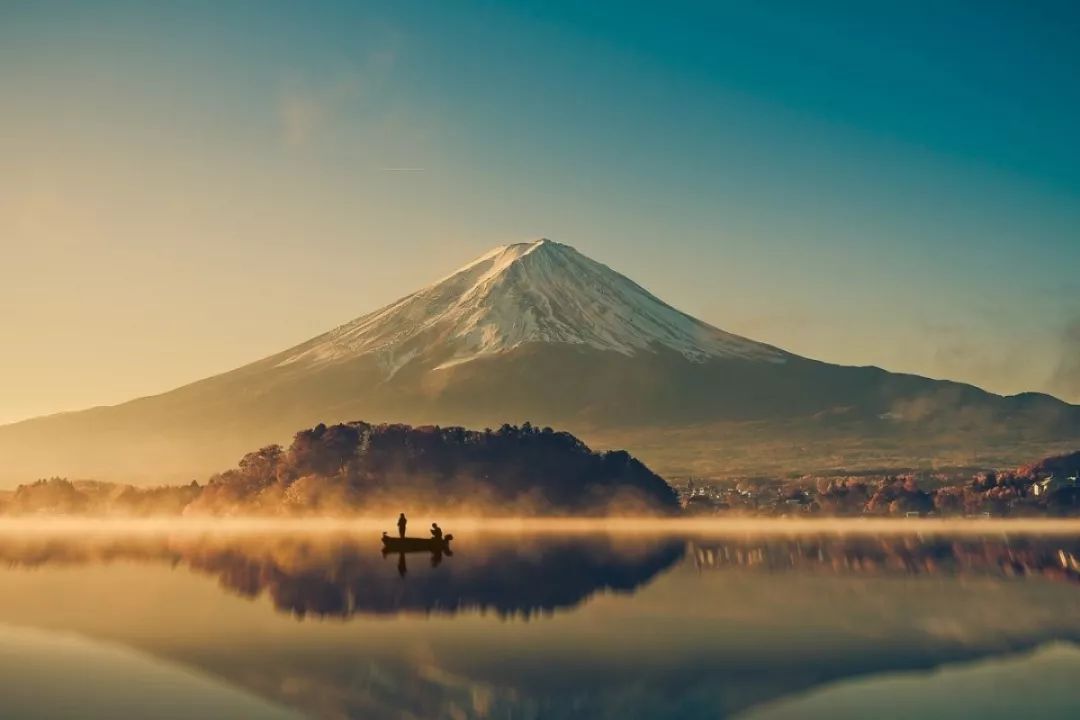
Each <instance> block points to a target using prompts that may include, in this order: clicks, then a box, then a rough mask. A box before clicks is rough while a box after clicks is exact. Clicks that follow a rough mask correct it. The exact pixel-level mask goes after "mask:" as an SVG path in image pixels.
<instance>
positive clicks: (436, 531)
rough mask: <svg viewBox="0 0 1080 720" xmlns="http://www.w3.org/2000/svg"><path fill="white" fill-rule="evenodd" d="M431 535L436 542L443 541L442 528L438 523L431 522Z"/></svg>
mask: <svg viewBox="0 0 1080 720" xmlns="http://www.w3.org/2000/svg"><path fill="white" fill-rule="evenodd" d="M431 537H432V538H433V539H434V540H435V542H442V528H441V527H439V524H438V523H431Z"/></svg>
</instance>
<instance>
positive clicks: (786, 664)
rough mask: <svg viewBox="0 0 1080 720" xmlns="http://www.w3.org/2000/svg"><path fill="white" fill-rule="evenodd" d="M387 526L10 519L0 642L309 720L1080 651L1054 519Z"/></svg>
mask: <svg viewBox="0 0 1080 720" xmlns="http://www.w3.org/2000/svg"><path fill="white" fill-rule="evenodd" d="M392 520H393V518H387V519H382V518H380V519H375V518H364V519H357V520H333V521H311V520H302V521H301V520H295V521H294V520H288V521H286V520H280V521H278V520H266V519H229V520H221V521H198V520H175V519H173V520H137V521H121V520H112V521H104V520H90V519H72V518H68V519H56V518H54V519H48V520H29V519H20V520H5V521H4V522H2V523H0V568H2V569H0V582H3V587H4V588H5V592H4V593H2V594H0V625H8V626H14V627H29V628H33V629H34V630H35V632H38V631H40V632H44V633H64V634H67V635H72V634H73V636H75V637H79V638H83V639H85V641H86V642H88V643H107V644H109V646H110V647H114V646H119V647H123V648H130V649H131V650H132V651H133V652H137V653H140V654H142V655H144V656H150V657H153V658H155V661H158V662H161V663H164V664H165V666H167V667H169V668H173V667H178V668H182V669H183V670H184V671H185V672H195V673H198V674H199V675H200V677H209V678H211V679H212V680H213V682H215V683H217V684H219V685H220V686H222V687H226V688H231V689H233V690H235V691H236V692H238V693H241V694H242V695H243V697H254V698H258V699H259V702H263V703H265V704H266V705H265V706H264V707H265V708H271V709H273V711H274V712H277V711H279V710H280V709H282V708H287V709H289V710H290V711H292V712H296V713H298V714H300V715H302V716H310V717H320V718H323V717H325V718H342V717H363V718H381V717H387V718H391V717H401V716H402V715H408V714H412V715H413V716H417V717H431V718H443V717H445V718H462V717H465V718H510V717H514V718H520V717H525V718H550V717H555V718H563V717H565V718H571V717H582V716H589V717H620V718H650V717H658V716H673V717H688V718H707V717H708V718H713V717H731V716H736V715H739V714H740V713H744V712H752V713H765V714H762V715H760V716H761V717H771V716H772V715H769V714H767V713H771V712H775V713H780V714H777V715H775V716H776V717H790V716H792V715H790V712H791V711H790V710H789V709H788V707H789V706H788V705H782V704H781V705H777V703H784V702H789V701H791V702H794V700H793V699H795V698H800V697H802V696H804V695H805V694H806V693H816V692H822V693H829V692H832V690H831V688H833V687H839V688H843V687H846V685H845V683H863V682H866V683H868V685H867V686H866V689H865V690H863V689H861V690H860V691H859V692H860V693H869V694H873V696H874V697H875V702H889V701H888V693H889V692H890V688H892V687H893V686H892V685H890V684H889V683H887V682H886V683H881V684H874V683H875V682H876V681H875V679H876V678H877V677H879V676H880V677H883V678H884V677H894V676H896V675H897V674H899V675H900V676H901V677H904V678H907V679H906V680H905V682H904V683H901V685H900V686H899V687H902V688H903V692H904V693H909V694H910V693H913V692H914V693H919V692H920V691H919V690H918V687H919V683H920V682H921V680H920V678H924V677H926V676H924V675H923V674H922V673H924V672H925V671H926V670H929V669H933V668H960V669H962V668H966V667H968V666H969V664H971V663H978V662H982V661H984V660H991V659H996V658H1002V659H1003V661H1007V662H1012V663H1013V665H1009V666H1008V667H1009V668H1010V672H1011V673H1013V674H1014V675H1016V676H1018V677H1019V676H1024V677H1026V675H1024V674H1025V673H1026V672H1027V671H1026V670H1025V668H1026V667H1028V664H1030V665H1031V667H1032V668H1033V671H1032V673H1033V678H1032V679H1031V682H1037V681H1038V679H1039V678H1040V677H1042V678H1046V677H1051V676H1048V675H1046V674H1045V673H1042V674H1039V672H1038V669H1039V668H1043V667H1044V663H1043V661H1042V658H1043V657H1044V656H1043V655H1041V654H1039V653H1040V652H1041V651H1039V650H1038V648H1040V647H1043V646H1044V645H1046V644H1047V643H1065V644H1064V645H1057V646H1054V647H1058V648H1070V647H1073V646H1072V645H1070V644H1069V643H1075V642H1077V641H1080V614H1078V613H1076V612H1075V610H1076V607H1077V603H1078V602H1080V594H1078V593H1080V574H1078V573H1080V540H1078V539H1077V538H1078V537H1080V533H1078V532H1077V528H1076V527H1075V525H1074V524H1070V523H1067V522H1062V523H1057V524H1045V525H1044V524H1043V523H1039V524H1038V525H1034V526H1033V525H1030V524H1024V523H1019V522H1006V521H966V522H956V523H945V522H940V523H935V522H928V521H925V520H918V521H836V520H833V521H828V522H824V521H823V522H817V521H806V522H790V521H779V522H778V521H758V520H754V521H749V520H748V521H722V522H717V521H704V520H680V521H660V520H652V521H646V520H641V521H637V520H632V519H597V520H588V519H543V520H536V519H523V518H501V519H496V520H492V519H484V518H438V521H439V523H440V525H441V526H442V527H443V528H444V529H445V530H446V531H447V532H450V533H453V534H454V536H455V540H453V541H452V542H451V544H450V548H451V550H450V552H448V553H438V554H432V553H428V552H420V553H409V554H396V553H388V554H384V553H383V552H382V548H381V543H380V542H379V534H380V533H381V532H382V531H383V530H390V529H391V524H392ZM430 521H431V520H430V519H429V518H426V517H419V516H417V517H415V518H412V519H411V522H412V523H415V526H418V527H421V528H423V527H426V525H427V524H428V523H430ZM410 527H412V525H411V526H410ZM1039 528H1045V529H1046V530H1047V532H1045V533H1042V532H1037V530H1038V529H1039ZM410 534H412V533H410ZM72 587H77V588H79V598H78V602H76V603H73V602H72V601H71V597H70V589H71V588H72ZM42 642H44V641H42ZM46 645H47V644H46ZM43 647H45V646H44V645H43ZM1047 647H1050V646H1047ZM1032 652H1034V653H1035V654H1034V655H1029V653H1032ZM1055 652H1059V654H1061V653H1064V654H1063V655H1061V657H1062V658H1064V659H1063V660H1062V662H1063V663H1065V664H1066V665H1067V664H1068V663H1071V662H1073V657H1074V656H1073V655H1069V652H1070V651H1065V650H1059V651H1055ZM1017 653H1019V654H1017ZM1054 657H1057V656H1054ZM1026 658H1032V660H1031V662H1030V663H1028V661H1027V660H1026ZM972 667H974V666H972ZM88 672H89V673H91V675H92V674H93V672H94V670H93V668H90V669H88ZM950 672H951V670H950ZM958 677H961V678H965V677H967V676H966V675H963V674H961V675H960V676H958ZM965 682H966V681H965ZM1025 682H1027V681H1025ZM0 684H2V683H0ZM961 685H964V683H961ZM975 685H977V683H975ZM862 687H863V686H861V685H860V688H862ZM927 688H928V689H927V691H926V699H927V702H930V703H931V704H930V706H929V707H930V708H931V710H933V711H934V712H937V716H941V717H948V716H952V715H953V714H954V712H955V711H956V710H957V708H960V707H962V706H963V703H965V702H968V700H967V699H965V698H964V697H962V696H960V695H958V696H956V697H949V696H947V695H943V694H942V693H940V692H936V691H933V690H932V688H930V687H929V686H927ZM3 690H4V688H2V687H0V691H3ZM1045 691H1046V692H1047V693H1053V694H1054V701H1053V702H1049V701H1048V702H1047V703H1046V704H1045V707H1047V708H1051V709H1053V708H1062V707H1075V706H1076V703H1078V702H1080V695H1077V693H1076V691H1075V690H1074V689H1073V688H1072V686H1071V685H1062V684H1060V683H1056V684H1055V683H1049V684H1048V685H1047V686H1046V689H1045ZM115 692H119V691H115ZM843 692H848V691H847V690H844V691H843ZM826 697H828V695H826ZM860 697H861V695H860ZM3 698H4V694H3V693H2V692H0V711H2V710H3V707H2V706H3V702H4V701H3ZM114 699H115V698H114ZM1006 699H1007V698H1006ZM808 702H809V701H808ZM813 702H817V701H813ZM934 703H937V704H936V705H934ZM795 707H801V706H795ZM934 708H936V710H934ZM267 712H268V713H269V712H270V710H267ZM784 712H787V713H788V714H787V715H784V714H783V713H784ZM934 712H930V714H929V715H927V714H926V713H923V714H922V716H928V717H933V716H935V715H934ZM583 713H584V715H583ZM213 716H214V715H213V714H212V713H211V714H208V715H207V717H213ZM252 716H253V717H258V716H259V715H258V713H256V714H254V715H252ZM840 716H841V717H842V716H843V715H842V714H841V715H840ZM1047 717H1056V716H1055V715H1053V714H1051V715H1047ZM1062 717H1065V716H1062Z"/></svg>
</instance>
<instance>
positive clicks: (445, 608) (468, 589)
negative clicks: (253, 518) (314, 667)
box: [0, 534, 685, 617]
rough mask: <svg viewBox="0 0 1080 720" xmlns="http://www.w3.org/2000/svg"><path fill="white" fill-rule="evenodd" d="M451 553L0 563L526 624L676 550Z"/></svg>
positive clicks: (364, 547) (666, 560) (360, 543)
mask: <svg viewBox="0 0 1080 720" xmlns="http://www.w3.org/2000/svg"><path fill="white" fill-rule="evenodd" d="M455 544H456V546H457V551H458V552H456V553H454V554H453V557H451V553H449V552H447V553H436V554H430V555H429V554H427V553H419V554H414V555H413V558H412V559H413V560H417V561H420V562H411V563H410V562H409V561H407V560H406V558H405V555H404V554H400V555H399V554H397V553H390V554H389V555H384V554H383V553H382V552H381V550H380V549H379V546H378V542H377V540H376V539H375V538H366V537H365V538H363V539H360V538H358V537H356V536H348V535H340V536H337V535H296V534H288V535H286V534H277V535H259V536H253V535H243V536H236V535H234V536H228V535H212V534H208V535H200V536H186V537H185V536H182V535H171V536H166V535H162V536H156V537H155V536H149V537H148V536H134V537H132V536H127V537H125V536H114V537H93V538H85V537H79V538H75V537H70V536H69V537H56V538H39V539H37V540H27V539H12V538H0V561H3V562H7V563H8V564H11V565H16V566H18V565H23V566H26V565H44V564H71V563H77V564H90V563H95V562H109V561H114V560H138V561H150V562H155V561H156V562H167V563H170V564H173V565H186V566H187V567H189V568H191V569H193V570H195V571H197V572H202V573H206V574H209V575H213V576H216V577H217V578H218V579H219V582H220V583H221V585H222V587H224V588H226V589H228V590H230V591H232V592H234V593H237V594H239V595H243V596H247V597H255V596H259V595H262V594H264V593H265V594H266V595H268V596H269V597H270V598H271V600H272V602H273V604H274V606H275V607H276V608H277V609H278V610H280V611H282V612H289V613H292V614H295V615H297V616H305V615H309V614H310V615H315V616H336V617H348V616H351V615H354V614H358V613H363V614H375V615H381V614H396V613H402V612H417V613H429V614H430V613H438V614H453V613H457V612H461V611H468V610H476V611H479V612H488V611H491V612H495V613H497V614H498V615H500V616H512V615H518V616H523V617H529V616H531V615H534V614H536V613H551V612H553V611H555V610H557V609H562V608H570V607H573V606H575V605H578V604H579V603H581V602H582V601H584V600H585V599H587V598H588V597H590V596H591V595H593V594H594V593H597V592H605V591H614V592H632V591H633V590H635V589H637V588H638V587H640V586H641V585H643V584H645V583H647V582H649V581H650V580H651V579H652V578H653V577H655V576H656V575H657V574H658V573H660V572H661V571H663V570H664V569H666V568H668V567H670V566H672V565H673V564H674V563H676V562H677V561H678V560H679V559H680V558H682V556H683V554H684V551H685V541H684V540H682V539H678V538H672V537H652V538H629V539H628V538H620V537H615V536H609V535H600V534H596V535H592V534H581V535H574V536H569V537H554V536H543V535H541V536H528V535H489V536H478V537H476V538H474V539H473V540H472V541H471V542H466V541H461V540H459V541H456V543H455ZM428 558H430V562H428V561H427V560H428ZM393 560H396V562H394V561H393Z"/></svg>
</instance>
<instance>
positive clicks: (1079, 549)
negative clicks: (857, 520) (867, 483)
mask: <svg viewBox="0 0 1080 720" xmlns="http://www.w3.org/2000/svg"><path fill="white" fill-rule="evenodd" d="M690 554H691V556H692V558H693V561H694V564H695V565H696V566H697V568H698V569H701V570H706V569H713V570H722V569H726V568H732V567H738V568H746V569H753V570H759V571H765V572H787V571H801V572H824V573H833V574H844V575H860V574H863V575H947V576H961V575H972V576H974V575H981V576H994V577H1027V576H1040V577H1043V578H1047V579H1051V580H1061V581H1066V582H1074V583H1075V582H1080V539H1077V538H1060V537H1059V538H1044V537H1038V536H1019V537H1008V536H998V537H981V538H980V537H960V538H956V537H946V536H925V537H924V536H919V535H900V536H885V537H880V536H872V535H854V536H844V535H825V536H816V537H815V536H810V537H807V536H800V537H794V538H778V537H755V538H743V539H732V538H723V539H717V538H711V539H710V538H703V539H701V538H699V539H697V540H695V541H693V542H692V544H691V553H690Z"/></svg>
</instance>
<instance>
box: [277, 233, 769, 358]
mask: <svg viewBox="0 0 1080 720" xmlns="http://www.w3.org/2000/svg"><path fill="white" fill-rule="evenodd" d="M531 342H541V343H567V344H574V345H585V346H589V347H593V348H596V349H599V350H611V351H614V352H618V353H622V354H623V355H633V354H635V353H639V352H650V351H653V350H655V348H656V346H664V347H667V348H669V349H671V350H674V351H676V352H678V353H681V354H682V355H683V356H684V357H686V358H687V359H688V360H690V361H693V362H703V361H705V360H706V359H708V358H713V357H719V358H739V359H749V360H763V361H769V362H784V360H785V358H786V355H785V354H784V353H783V352H782V351H780V350H778V349H776V348H773V347H771V346H768V345H764V344H761V343H757V342H753V341H751V340H747V339H745V338H742V337H738V336H736V335H732V334H730V333H726V332H724V331H722V330H719V329H717V328H715V327H713V326H711V325H708V324H706V323H703V322H701V321H700V320H696V319H694V318H692V317H690V316H689V315H687V314H685V313H682V312H680V311H678V310H676V309H675V308H673V307H671V306H669V305H667V304H666V303H664V302H663V301H661V300H659V299H658V298H656V297H655V296H653V295H652V294H651V293H649V292H648V291H647V290H645V289H644V288H642V287H641V286H639V285H637V284H636V283H634V282H633V281H631V280H630V279H628V278H626V277H624V276H623V275H620V274H619V273H617V272H615V271H614V270H612V269H611V268H609V267H607V266H606V265H603V264H601V263H598V262H596V261H594V260H591V259H590V258H587V257H585V256H584V255H582V254H581V253H579V252H578V251H576V250H574V249H573V248H572V247H569V246H567V245H563V244H560V243H556V242H553V241H551V240H547V239H541V240H537V241H535V242H531V243H518V244H514V245H507V246H504V247H498V248H495V249H494V250H492V251H491V252H488V253H487V254H485V255H483V256H481V257H479V258H477V259H476V260H474V261H473V262H471V263H469V264H468V265H466V266H464V267H463V268H461V269H459V270H458V271H456V272H454V273H452V274H451V275H449V276H447V277H445V278H443V279H442V280H440V281H438V282H436V283H434V284H432V285H429V286H428V287H425V288H423V289H421V290H419V291H417V292H415V293H413V294H412V295H409V296H407V297H404V298H402V299H401V300H398V301H397V302H395V303H393V304H391V305H389V306H387V307H385V308H383V309H381V310H377V311H375V312H373V313H371V314H368V315H365V316H363V317H360V318H357V319H356V320H353V321H352V322H349V323H346V324H345V325H342V326H340V327H338V328H336V329H334V330H332V331H330V332H328V333H326V334H325V335H322V336H320V337H317V338H315V339H313V340H311V341H309V342H308V343H305V344H304V345H301V346H299V347H297V348H294V349H293V350H291V351H287V352H286V353H284V356H283V359H282V360H281V362H280V364H281V365H288V364H294V363H324V362H334V361H340V360H345V359H350V358H353V357H359V356H362V355H369V354H372V355H374V356H375V357H376V358H377V359H378V361H379V363H380V364H381V365H382V367H383V368H384V369H385V371H386V372H387V374H388V375H393V374H394V373H396V372H397V371H398V370H399V369H400V368H401V367H403V366H405V365H406V364H408V363H409V362H412V361H414V360H417V359H419V358H426V359H428V360H429V361H431V362H432V363H433V364H432V365H431V367H432V368H434V369H439V368H446V367H450V366H452V365H456V364H460V363H463V362H468V361H470V360H474V359H476V358H478V357H482V356H486V355H493V354H497V353H502V352H506V351H508V350H511V349H513V348H516V347H519V346H521V345H523V344H525V343H531Z"/></svg>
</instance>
